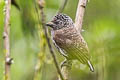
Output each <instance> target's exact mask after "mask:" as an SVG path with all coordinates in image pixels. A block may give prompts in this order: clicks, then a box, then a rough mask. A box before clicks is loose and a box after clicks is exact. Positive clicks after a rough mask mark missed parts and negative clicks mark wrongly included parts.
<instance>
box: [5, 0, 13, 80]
mask: <svg viewBox="0 0 120 80" xmlns="http://www.w3.org/2000/svg"><path fill="white" fill-rule="evenodd" d="M5 2H6V4H5V23H4V33H3V40H4V51H5V80H10V65H11V63H12V58H10V39H9V38H10V33H9V32H10V6H11V0H6V1H5Z"/></svg>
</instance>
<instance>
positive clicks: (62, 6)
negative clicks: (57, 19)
mask: <svg viewBox="0 0 120 80" xmlns="http://www.w3.org/2000/svg"><path fill="white" fill-rule="evenodd" d="M67 2H68V0H63V3H62V4H61V6H60V8H59V10H58V13H62V12H63V10H64V8H65V6H66V4H67Z"/></svg>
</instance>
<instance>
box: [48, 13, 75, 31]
mask: <svg viewBox="0 0 120 80" xmlns="http://www.w3.org/2000/svg"><path fill="white" fill-rule="evenodd" d="M46 25H47V26H50V27H51V28H53V30H59V29H62V28H65V27H73V26H74V24H73V21H72V19H71V18H70V17H69V16H67V15H66V14H61V13H59V14H57V15H56V16H54V17H53V19H52V21H50V22H48V23H47V24H46Z"/></svg>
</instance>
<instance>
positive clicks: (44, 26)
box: [38, 0, 64, 80]
mask: <svg viewBox="0 0 120 80" xmlns="http://www.w3.org/2000/svg"><path fill="white" fill-rule="evenodd" d="M38 5H39V8H40V11H41V13H40V14H41V21H42V22H41V23H42V27H43V30H44V34H45V37H46V40H47V43H48V47H49V50H50V53H51V55H52V58H53V61H54V64H55V66H56V69H57V72H58V74H59V75H60V77H61V80H64V78H63V76H62V73H61V71H60V68H59V65H58V62H57V59H56V56H55V54H54V51H53V48H52V46H51V44H50V39H49V37H48V34H47V28H46V24H45V23H46V21H45V14H44V10H43V8H44V0H38ZM39 20H40V18H39Z"/></svg>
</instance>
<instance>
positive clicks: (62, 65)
mask: <svg viewBox="0 0 120 80" xmlns="http://www.w3.org/2000/svg"><path fill="white" fill-rule="evenodd" d="M64 66H67V67H69V68H71V66H72V61H71V60H64V61H63V62H62V63H61V65H60V67H61V69H62V67H64Z"/></svg>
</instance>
